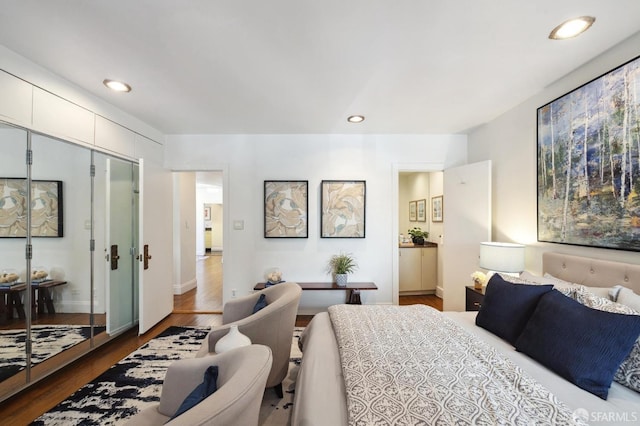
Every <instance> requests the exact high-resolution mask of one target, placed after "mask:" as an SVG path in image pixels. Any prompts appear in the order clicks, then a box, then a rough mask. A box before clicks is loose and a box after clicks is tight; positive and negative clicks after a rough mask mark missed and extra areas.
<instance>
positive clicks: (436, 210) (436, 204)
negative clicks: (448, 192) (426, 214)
mask: <svg viewBox="0 0 640 426" xmlns="http://www.w3.org/2000/svg"><path fill="white" fill-rule="evenodd" d="M431 221H432V222H442V195H439V196H437V197H431Z"/></svg>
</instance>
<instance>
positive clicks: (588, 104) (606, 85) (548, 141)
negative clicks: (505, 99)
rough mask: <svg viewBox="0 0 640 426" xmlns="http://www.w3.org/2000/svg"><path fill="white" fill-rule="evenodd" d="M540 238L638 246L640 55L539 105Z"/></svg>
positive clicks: (615, 246)
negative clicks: (547, 102) (545, 103)
mask: <svg viewBox="0 0 640 426" xmlns="http://www.w3.org/2000/svg"><path fill="white" fill-rule="evenodd" d="M537 149H538V240H539V241H546V242H553V243H564V244H575V245H584V246H594V247H605V248H614V249H623V250H632V251H640V57H639V58H636V59H634V60H632V61H630V62H628V63H626V64H624V65H622V66H620V67H618V68H616V69H614V70H612V71H610V72H609V73H607V74H605V75H603V76H601V77H599V78H597V79H595V80H592V81H591V82H589V83H587V84H585V85H584V86H581V87H579V88H577V89H575V90H574V91H572V92H570V93H568V94H566V95H564V96H562V97H560V98H558V99H556V100H554V101H552V102H551V103H549V104H547V105H544V106H542V107H540V108H538V146H537Z"/></svg>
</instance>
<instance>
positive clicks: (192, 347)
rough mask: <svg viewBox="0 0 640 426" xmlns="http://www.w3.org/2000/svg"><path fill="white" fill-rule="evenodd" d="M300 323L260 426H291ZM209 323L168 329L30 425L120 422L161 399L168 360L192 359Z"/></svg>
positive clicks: (268, 395) (268, 396) (266, 400)
mask: <svg viewBox="0 0 640 426" xmlns="http://www.w3.org/2000/svg"><path fill="white" fill-rule="evenodd" d="M302 330H304V328H298V327H296V330H295V331H294V336H293V341H292V345H291V358H290V363H289V374H288V375H287V377H286V378H285V380H284V382H283V390H284V397H283V398H282V399H280V398H278V397H277V396H275V392H274V391H273V389H267V390H266V391H265V396H264V399H263V402H262V407H261V409H260V425H263V426H268V425H278V426H283V425H288V424H290V417H291V409H290V408H291V406H292V405H293V396H294V387H295V379H296V376H297V371H298V366H299V365H300V360H301V357H302V354H301V353H300V350H299V349H298V344H297V342H298V336H299V335H300V334H301V333H302ZM208 331H209V328H208V327H206V328H205V327H169V328H168V329H167V330H166V331H164V332H163V333H162V334H160V335H159V336H158V337H156V338H155V339H152V340H150V341H149V343H147V344H146V345H144V346H142V347H141V348H140V349H138V350H137V351H135V352H133V353H132V354H131V355H129V356H128V357H126V358H125V359H123V360H122V361H120V362H119V363H118V364H116V365H114V366H113V367H111V368H110V369H109V370H107V371H106V372H105V373H104V374H102V375H101V376H99V377H98V378H97V379H95V380H94V381H92V382H91V383H89V384H87V385H85V386H83V387H82V388H80V389H79V390H78V391H77V392H75V393H74V394H73V395H71V396H70V397H69V398H68V399H66V400H65V401H63V402H61V403H60V404H58V405H57V406H56V407H54V408H53V409H52V410H51V411H49V412H47V413H45V414H43V415H42V416H40V417H38V418H37V419H36V420H35V421H34V422H33V423H32V425H65V426H67V425H100V426H102V425H119V424H123V423H125V422H126V421H127V420H128V418H129V417H131V416H133V415H135V414H136V413H138V412H139V411H141V410H143V409H145V408H146V407H148V406H150V405H152V404H154V403H156V402H157V401H159V400H160V393H161V389H162V381H163V380H164V376H165V373H166V370H167V368H168V367H169V364H171V362H173V361H174V360H177V359H181V358H188V357H192V356H194V355H195V353H196V352H197V351H198V349H200V345H201V344H202V339H203V338H204V337H206V335H207V333H208Z"/></svg>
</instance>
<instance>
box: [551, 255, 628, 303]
mask: <svg viewBox="0 0 640 426" xmlns="http://www.w3.org/2000/svg"><path fill="white" fill-rule="evenodd" d="M542 272H543V273H549V274H551V275H553V276H554V277H557V278H560V279H562V280H565V281H569V282H572V283H578V284H582V285H586V286H588V287H612V286H614V285H618V284H619V285H622V286H624V287H627V288H630V289H632V290H633V291H634V292H635V293H636V294H640V265H636V264H631V263H622V262H613V261H610V260H600V259H593V258H589V257H580V256H571V255H568V254H560V253H549V252H547V253H543V254H542Z"/></svg>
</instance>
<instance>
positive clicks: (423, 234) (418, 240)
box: [407, 227, 429, 246]
mask: <svg viewBox="0 0 640 426" xmlns="http://www.w3.org/2000/svg"><path fill="white" fill-rule="evenodd" d="M407 232H408V233H409V235H411V241H413V244H416V245H419V246H421V245H424V240H425V238H429V231H423V230H422V229H421V228H418V227H414V228H413V229H409V230H408V231H407Z"/></svg>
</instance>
